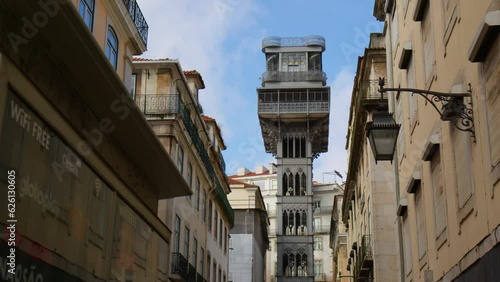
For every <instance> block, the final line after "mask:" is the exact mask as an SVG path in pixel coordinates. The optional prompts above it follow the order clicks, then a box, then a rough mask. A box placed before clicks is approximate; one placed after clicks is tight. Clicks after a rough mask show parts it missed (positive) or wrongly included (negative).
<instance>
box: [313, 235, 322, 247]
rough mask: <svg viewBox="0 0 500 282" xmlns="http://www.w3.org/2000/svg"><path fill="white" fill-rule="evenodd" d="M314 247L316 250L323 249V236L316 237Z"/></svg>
mask: <svg viewBox="0 0 500 282" xmlns="http://www.w3.org/2000/svg"><path fill="white" fill-rule="evenodd" d="M314 249H315V250H321V249H323V239H322V238H321V237H314Z"/></svg>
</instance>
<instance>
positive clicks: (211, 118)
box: [203, 115, 215, 121]
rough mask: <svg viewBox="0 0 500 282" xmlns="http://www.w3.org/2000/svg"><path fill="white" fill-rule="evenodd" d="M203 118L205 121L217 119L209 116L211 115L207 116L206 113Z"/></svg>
mask: <svg viewBox="0 0 500 282" xmlns="http://www.w3.org/2000/svg"><path fill="white" fill-rule="evenodd" d="M203 120H204V121H215V119H214V118H213V117H209V116H205V115H203Z"/></svg>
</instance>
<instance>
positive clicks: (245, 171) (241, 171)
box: [236, 167, 250, 176]
mask: <svg viewBox="0 0 500 282" xmlns="http://www.w3.org/2000/svg"><path fill="white" fill-rule="evenodd" d="M248 173H250V171H249V170H248V169H247V168H246V167H240V168H238V173H237V174H236V175H238V176H244V175H245V174H248Z"/></svg>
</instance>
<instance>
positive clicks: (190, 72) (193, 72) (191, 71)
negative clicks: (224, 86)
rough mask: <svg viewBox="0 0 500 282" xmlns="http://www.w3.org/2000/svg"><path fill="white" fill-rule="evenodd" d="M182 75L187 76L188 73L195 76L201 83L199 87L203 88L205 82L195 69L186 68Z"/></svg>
mask: <svg viewBox="0 0 500 282" xmlns="http://www.w3.org/2000/svg"><path fill="white" fill-rule="evenodd" d="M184 75H185V76H188V75H192V76H197V77H198V79H199V80H200V82H201V84H202V87H201V88H205V82H204V81H203V77H202V76H201V74H200V73H199V72H198V71H197V70H186V71H184Z"/></svg>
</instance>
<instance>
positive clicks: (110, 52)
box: [106, 26, 118, 70]
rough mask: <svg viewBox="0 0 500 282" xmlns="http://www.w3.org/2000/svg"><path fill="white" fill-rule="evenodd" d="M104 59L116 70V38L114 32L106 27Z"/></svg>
mask: <svg viewBox="0 0 500 282" xmlns="http://www.w3.org/2000/svg"><path fill="white" fill-rule="evenodd" d="M106 57H107V58H108V59H109V62H110V63H111V65H112V66H113V68H114V69H115V70H116V68H117V65H118V37H117V36H116V32H115V30H114V29H113V28H112V27H111V26H108V37H107V41H106Z"/></svg>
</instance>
